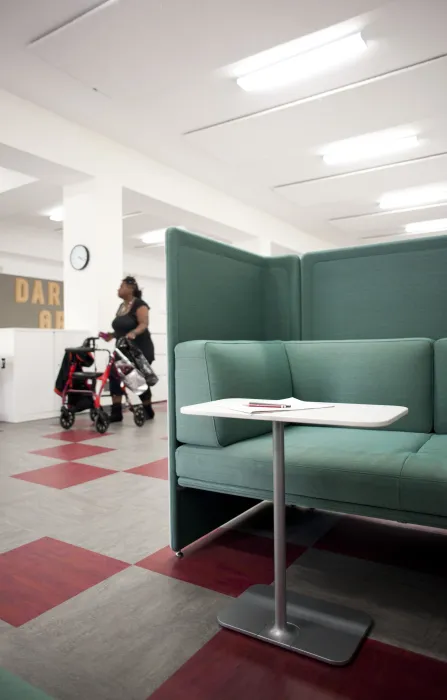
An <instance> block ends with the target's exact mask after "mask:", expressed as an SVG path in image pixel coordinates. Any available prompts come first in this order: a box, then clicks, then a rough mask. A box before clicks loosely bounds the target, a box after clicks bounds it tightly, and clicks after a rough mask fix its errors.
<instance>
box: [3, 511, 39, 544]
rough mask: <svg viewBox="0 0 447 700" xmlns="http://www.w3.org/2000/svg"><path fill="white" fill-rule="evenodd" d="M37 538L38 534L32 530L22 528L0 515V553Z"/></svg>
mask: <svg viewBox="0 0 447 700" xmlns="http://www.w3.org/2000/svg"><path fill="white" fill-rule="evenodd" d="M36 539H38V535H37V536H36V534H35V533H34V532H33V531H32V530H24V529H22V528H20V527H17V526H16V525H13V524H12V523H10V522H8V521H7V520H6V519H5V517H4V515H3V514H2V515H0V554H1V553H3V552H9V551H10V550H11V549H16V548H17V547H21V546H22V545H24V544H28V542H33V541H34V540H36Z"/></svg>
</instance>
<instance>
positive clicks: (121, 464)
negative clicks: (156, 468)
mask: <svg viewBox="0 0 447 700" xmlns="http://www.w3.org/2000/svg"><path fill="white" fill-rule="evenodd" d="M89 444H90V443H89ZM98 444H99V443H98ZM102 445H103V446H104V447H111V445H110V443H109V442H105V441H104V442H103V443H102ZM166 456H167V445H166V444H165V443H163V441H162V440H159V441H158V443H148V444H146V445H144V444H143V445H137V446H135V445H134V444H132V445H129V446H128V447H126V446H122V447H120V448H119V449H114V451H113V452H103V453H102V454H99V455H94V456H92V457H84V458H83V459H80V460H76V461H79V462H81V463H83V464H90V465H92V466H93V467H105V468H106V469H115V470H116V471H126V470H127V469H132V467H139V466H141V465H142V464H148V462H155V461H156V460H158V459H163V458H164V457H166Z"/></svg>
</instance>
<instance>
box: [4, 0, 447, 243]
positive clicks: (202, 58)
mask: <svg viewBox="0 0 447 700" xmlns="http://www.w3.org/2000/svg"><path fill="white" fill-rule="evenodd" d="M94 6H100V7H99V9H97V11H96V12H93V13H88V14H86V15H84V17H83V18H81V19H78V20H77V21H71V20H73V19H75V18H76V17H79V16H80V15H82V13H83V12H85V11H87V10H89V9H91V8H92V7H94ZM67 23H68V24H67ZM339 23H347V26H349V27H352V28H353V29H356V30H361V31H362V35H363V37H364V39H365V40H366V41H367V43H368V47H369V48H368V51H367V52H365V54H364V55H363V56H362V57H361V58H360V59H359V60H358V61H356V62H354V63H351V64H349V65H346V66H344V67H343V68H340V69H338V70H333V71H329V72H327V73H324V74H321V75H320V76H318V77H314V78H312V79H311V80H305V81H302V82H300V83H296V84H295V85H293V86H292V87H291V88H290V87H289V88H287V89H283V90H277V91H273V92H268V93H265V94H252V93H245V92H243V91H242V90H241V89H240V88H238V86H237V85H236V83H235V81H234V79H232V78H231V77H230V67H231V65H232V64H234V63H236V62H237V61H240V60H241V59H243V58H246V57H248V56H250V55H253V54H255V53H257V52H260V51H262V50H265V49H268V48H270V47H272V46H275V45H277V44H280V43H284V42H287V41H290V40H293V39H296V38H298V37H300V36H305V35H308V34H310V33H313V32H316V31H319V30H322V29H324V28H326V27H330V26H333V25H336V24H339ZM446 26H447V1H446V0H397V1H395V2H384V1H383V0H313V2H312V3H304V2H297V0H242V1H241V0H226V1H225V2H223V0H170V1H169V2H166V1H165V2H162V1H161V0H116V1H115V2H104V3H101V2H99V0H95V1H94V0H64V2H63V3H61V2H60V0H39V2H38V3H36V2H35V0H14V2H10V0H0V86H1V87H3V88H5V89H8V90H10V91H11V92H14V93H16V94H19V95H20V96H22V97H25V98H27V99H30V100H32V101H34V102H36V103H38V104H41V105H43V106H45V107H47V108H49V109H52V110H53V111H56V112H58V113H60V114H62V115H64V116H66V117H68V118H70V119H72V120H74V121H76V122H79V123H82V124H83V125H85V126H88V127H90V128H93V129H95V130H97V131H100V132H101V133H105V134H107V135H108V136H111V137H112V138H115V139H117V140H119V141H121V142H122V143H125V144H127V145H129V146H131V147H134V148H137V149H138V150H140V151H142V152H145V153H148V154H149V155H151V156H153V157H156V158H158V159H159V160H162V161H163V162H165V163H167V164H169V165H171V166H173V167H176V168H177V169H179V170H181V171H183V172H186V173H188V174H189V175H192V176H193V177H196V178H198V179H199V180H201V181H203V182H206V183H208V184H211V185H214V186H217V187H219V188H220V189H222V190H223V191H225V192H227V193H228V194H232V195H235V196H237V197H238V198H239V199H242V200H244V201H246V202H248V203H250V204H254V205H256V206H257V207H258V208H260V209H263V210H265V211H268V212H270V213H272V214H274V215H276V216H279V217H282V218H283V219H285V220H287V221H290V222H292V223H294V224H295V225H296V226H297V227H300V228H301V229H303V230H306V231H308V232H310V233H314V234H316V235H320V236H321V237H322V238H324V239H326V240H329V241H332V242H333V243H335V244H339V245H352V244H356V243H361V242H366V241H367V240H373V239H374V237H381V236H393V235H395V234H398V233H401V231H402V228H403V226H404V225H405V224H406V223H409V222H412V221H417V220H425V219H428V218H442V217H445V216H446V211H447V206H444V207H438V208H436V209H433V210H423V211H418V212H406V213H405V212H404V213H402V212H399V213H397V214H396V213H380V212H379V208H378V205H377V200H378V197H379V196H380V195H381V194H383V193H384V192H386V191H389V190H394V189H399V190H400V189H404V188H406V187H413V186H422V185H428V184H435V183H436V184H438V183H447V133H446V130H445V125H446V123H447V91H446V90H445V87H444V86H445V85H446V84H447V42H446V38H445V27H446ZM55 30H57V31H55ZM279 106H281V108H280V109H278V107H279ZM400 126H411V127H413V128H415V129H416V130H417V131H418V133H419V134H420V138H421V144H420V146H419V147H418V148H416V149H415V150H413V151H411V152H408V153H405V154H403V155H401V156H394V157H393V158H389V157H388V158H381V159H377V160H375V161H369V162H365V163H362V164H360V165H356V166H355V167H353V166H351V167H348V166H344V167H334V166H331V167H329V166H327V165H325V164H324V163H323V161H322V158H321V156H320V155H319V151H320V150H321V148H322V146H324V145H326V144H328V143H331V142H333V141H338V140H340V139H344V138H348V137H351V136H358V135H362V134H365V133H369V132H372V131H378V130H381V129H386V128H394V127H400ZM396 163H397V164H396ZM35 184H36V183H35ZM26 187H33V185H28V186H26ZM0 215H1V214H0ZM128 221H129V222H130V221H133V220H132V219H129V220H128ZM169 223H172V221H170V222H169ZM178 223H180V224H181V223H182V222H178ZM133 225H135V226H136V225H137V223H136V221H134V222H133V224H132V226H133ZM126 226H127V224H126ZM146 230H147V229H146Z"/></svg>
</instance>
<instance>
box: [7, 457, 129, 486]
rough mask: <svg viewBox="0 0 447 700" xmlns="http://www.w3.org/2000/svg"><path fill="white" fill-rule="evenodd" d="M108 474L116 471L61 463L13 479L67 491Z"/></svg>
mask: <svg viewBox="0 0 447 700" xmlns="http://www.w3.org/2000/svg"><path fill="white" fill-rule="evenodd" d="M109 474H116V471H113V469H102V468H101V467H91V466H90V465H89V464H80V463H79V462H61V463H60V464H54V465H52V466H51V467H43V468H42V469H34V470H33V471H30V472H22V473H21V474H14V476H13V478H14V479H21V480H22V481H29V482H31V483H32V484H41V485H42V486H51V487H52V488H54V489H67V488H69V487H70V486H76V485H77V484H85V482H86V481H94V480H95V479H101V477H103V476H108V475H109Z"/></svg>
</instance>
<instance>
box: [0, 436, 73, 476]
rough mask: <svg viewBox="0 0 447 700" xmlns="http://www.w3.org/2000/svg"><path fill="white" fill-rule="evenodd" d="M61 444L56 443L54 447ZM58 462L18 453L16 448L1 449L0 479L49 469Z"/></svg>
mask: <svg viewBox="0 0 447 700" xmlns="http://www.w3.org/2000/svg"><path fill="white" fill-rule="evenodd" d="M58 444H61V443H59V442H56V445H58ZM57 463H58V460H54V459H52V458H51V457H42V456H41V455H33V454H30V453H29V452H24V451H23V449H22V450H21V451H20V450H19V449H18V448H15V449H14V450H11V449H9V448H8V447H7V448H6V449H5V448H4V447H3V445H2V447H1V457H0V478H1V477H2V476H12V475H13V474H22V473H23V472H30V471H33V470H34V469H42V468H43V467H51V466H53V465H54V464H57Z"/></svg>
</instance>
